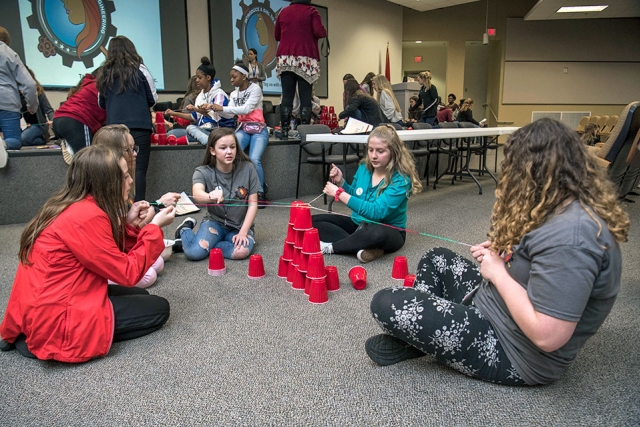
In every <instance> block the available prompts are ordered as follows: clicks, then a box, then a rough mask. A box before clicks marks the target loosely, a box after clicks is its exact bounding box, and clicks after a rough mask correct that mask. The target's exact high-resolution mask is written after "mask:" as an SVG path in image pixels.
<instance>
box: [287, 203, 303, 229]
mask: <svg viewBox="0 0 640 427" xmlns="http://www.w3.org/2000/svg"><path fill="white" fill-rule="evenodd" d="M304 205H306V203H305V202H304V201H302V200H294V201H293V202H291V209H289V225H294V224H295V223H296V217H297V216H298V208H299V207H300V206H304Z"/></svg>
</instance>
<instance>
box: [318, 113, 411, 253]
mask: <svg viewBox="0 0 640 427" xmlns="http://www.w3.org/2000/svg"><path fill="white" fill-rule="evenodd" d="M366 151H367V155H366V157H365V158H364V159H363V160H362V162H361V164H360V167H359V168H358V170H357V171H356V174H355V176H354V177H353V182H352V183H351V184H349V183H348V182H346V180H345V179H344V178H343V175H342V171H341V170H340V169H339V168H338V167H336V165H332V167H331V172H330V173H329V177H330V178H331V182H327V184H326V186H325V187H324V193H325V194H327V195H328V196H331V197H333V198H334V199H335V201H336V202H342V203H344V204H346V205H347V206H348V207H349V208H350V209H351V210H352V211H353V213H352V214H351V217H350V218H349V217H346V216H342V215H335V214H323V215H314V216H313V226H314V227H315V228H317V229H318V232H319V234H320V240H321V242H320V245H321V247H322V252H323V253H325V254H331V253H336V254H348V253H355V254H357V257H358V259H359V260H360V261H362V262H369V261H373V260H374V259H376V258H379V257H381V256H382V255H383V254H384V253H391V252H395V251H397V250H398V249H400V248H401V247H402V246H404V242H405V240H406V232H405V228H406V226H407V203H408V201H409V196H410V195H411V194H415V193H419V192H420V191H421V190H422V184H421V183H420V179H419V178H418V174H417V172H416V169H415V163H414V159H413V156H412V155H411V153H410V152H409V150H407V148H406V146H405V144H404V142H402V141H401V140H400V138H399V137H398V134H397V133H396V131H395V129H394V128H393V127H391V126H384V125H383V126H378V127H377V128H375V129H374V130H373V131H372V132H371V134H370V135H369V139H368V140H367V145H366Z"/></svg>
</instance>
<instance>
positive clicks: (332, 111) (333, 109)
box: [329, 105, 336, 114]
mask: <svg viewBox="0 0 640 427" xmlns="http://www.w3.org/2000/svg"><path fill="white" fill-rule="evenodd" d="M335 112H336V110H335V108H333V105H332V106H330V107H329V114H335Z"/></svg>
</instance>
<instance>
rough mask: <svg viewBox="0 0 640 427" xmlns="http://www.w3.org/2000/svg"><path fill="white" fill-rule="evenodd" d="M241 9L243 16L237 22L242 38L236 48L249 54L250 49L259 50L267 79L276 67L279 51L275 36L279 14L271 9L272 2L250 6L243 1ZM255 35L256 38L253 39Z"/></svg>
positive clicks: (257, 0)
mask: <svg viewBox="0 0 640 427" xmlns="http://www.w3.org/2000/svg"><path fill="white" fill-rule="evenodd" d="M240 7H241V8H242V16H241V17H240V19H238V20H236V28H237V29H238V31H239V33H240V38H239V39H238V40H237V41H236V46H237V47H238V49H240V50H241V51H242V52H247V51H248V50H249V48H254V49H256V50H258V61H260V62H262V65H264V71H265V73H266V74H267V77H271V72H272V71H273V69H274V68H275V67H276V50H277V49H278V42H277V41H276V39H275V34H274V28H275V25H276V16H277V14H276V13H275V12H274V11H273V9H271V2H270V0H264V1H259V0H252V2H251V4H250V5H246V4H245V2H244V0H241V1H240ZM248 31H250V32H251V34H250V33H248ZM253 33H255V34H256V36H253V37H251V36H252V35H253Z"/></svg>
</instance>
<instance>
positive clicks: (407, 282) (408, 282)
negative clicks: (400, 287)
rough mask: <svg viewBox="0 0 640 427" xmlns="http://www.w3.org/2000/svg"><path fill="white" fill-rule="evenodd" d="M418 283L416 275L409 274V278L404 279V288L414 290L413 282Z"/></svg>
mask: <svg viewBox="0 0 640 427" xmlns="http://www.w3.org/2000/svg"><path fill="white" fill-rule="evenodd" d="M415 281H416V275H415V274H407V277H405V278H404V287H405V288H413V282H415Z"/></svg>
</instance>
